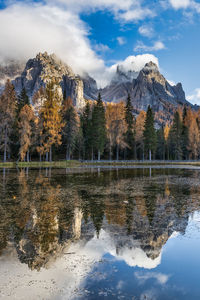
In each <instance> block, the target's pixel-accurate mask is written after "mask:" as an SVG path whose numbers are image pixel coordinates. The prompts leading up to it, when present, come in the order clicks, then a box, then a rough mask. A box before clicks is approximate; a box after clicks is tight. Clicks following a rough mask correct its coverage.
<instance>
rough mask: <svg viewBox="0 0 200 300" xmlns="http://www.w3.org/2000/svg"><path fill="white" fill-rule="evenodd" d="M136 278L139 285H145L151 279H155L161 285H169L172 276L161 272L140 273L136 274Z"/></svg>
mask: <svg viewBox="0 0 200 300" xmlns="http://www.w3.org/2000/svg"><path fill="white" fill-rule="evenodd" d="M134 275H135V277H136V278H137V279H138V282H139V284H144V283H145V282H146V281H147V280H149V279H155V280H156V281H157V283H159V284H162V285H163V284H165V283H167V281H168V279H169V277H170V275H166V274H163V273H159V272H143V271H138V272H135V273H134Z"/></svg>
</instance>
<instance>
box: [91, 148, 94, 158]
mask: <svg viewBox="0 0 200 300" xmlns="http://www.w3.org/2000/svg"><path fill="white" fill-rule="evenodd" d="M91 158H92V159H91V160H92V161H93V159H94V150H93V147H92V157H91Z"/></svg>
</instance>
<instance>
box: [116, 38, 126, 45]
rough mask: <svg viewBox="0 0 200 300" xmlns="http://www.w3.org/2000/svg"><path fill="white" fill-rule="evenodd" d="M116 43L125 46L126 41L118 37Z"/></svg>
mask: <svg viewBox="0 0 200 300" xmlns="http://www.w3.org/2000/svg"><path fill="white" fill-rule="evenodd" d="M117 41H118V44H119V45H120V46H121V45H124V44H126V39H125V38H124V37H123V36H118V37H117Z"/></svg>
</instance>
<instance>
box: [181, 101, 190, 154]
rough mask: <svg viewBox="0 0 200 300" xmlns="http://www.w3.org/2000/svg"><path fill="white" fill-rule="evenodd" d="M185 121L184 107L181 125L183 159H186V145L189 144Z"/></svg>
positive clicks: (185, 110) (185, 109) (185, 112)
mask: <svg viewBox="0 0 200 300" xmlns="http://www.w3.org/2000/svg"><path fill="white" fill-rule="evenodd" d="M186 119H187V108H186V106H184V109H183V124H182V153H183V159H188V155H189V153H188V143H189V130H188V126H187V124H186Z"/></svg>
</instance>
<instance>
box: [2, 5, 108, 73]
mask: <svg viewBox="0 0 200 300" xmlns="http://www.w3.org/2000/svg"><path fill="white" fill-rule="evenodd" d="M0 20H1V27H0V41H1V43H0V58H1V60H3V59H6V58H14V59H28V58H30V57H34V56H35V55H36V54H37V53H38V52H44V51H47V52H50V53H52V52H54V53H56V55H58V56H59V57H60V58H61V59H62V60H64V61H65V62H67V63H69V64H70V65H71V66H72V68H73V69H74V70H75V71H76V72H81V71H83V70H86V71H88V72H94V71H95V70H96V69H103V68H104V62H103V60H101V59H100V58H99V57H98V56H97V55H96V53H95V52H94V51H93V50H92V48H91V45H90V41H89V39H88V37H87V35H88V30H87V28H86V26H85V24H84V23H83V22H82V21H81V20H80V18H79V17H78V16H77V15H74V14H73V13H71V12H68V11H62V10H61V9H60V8H58V7H51V6H46V5H32V6H29V5H25V4H22V3H20V4H16V5H13V6H10V7H8V8H6V9H4V10H0Z"/></svg>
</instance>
